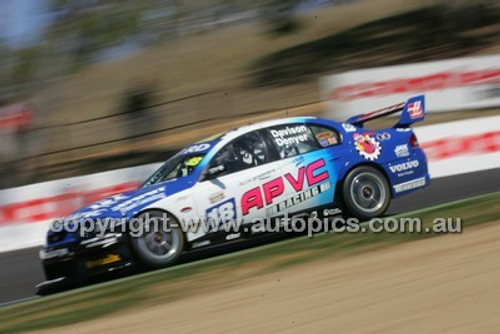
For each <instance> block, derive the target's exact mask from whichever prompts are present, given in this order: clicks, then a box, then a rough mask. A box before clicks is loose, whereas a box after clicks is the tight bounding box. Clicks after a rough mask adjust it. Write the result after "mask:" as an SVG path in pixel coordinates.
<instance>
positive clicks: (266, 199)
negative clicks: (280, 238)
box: [241, 159, 328, 216]
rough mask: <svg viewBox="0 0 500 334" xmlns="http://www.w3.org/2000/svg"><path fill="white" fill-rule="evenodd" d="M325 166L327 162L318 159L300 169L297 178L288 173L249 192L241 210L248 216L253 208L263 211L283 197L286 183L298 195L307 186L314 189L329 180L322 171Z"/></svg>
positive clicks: (242, 198)
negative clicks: (266, 206) (265, 207)
mask: <svg viewBox="0 0 500 334" xmlns="http://www.w3.org/2000/svg"><path fill="white" fill-rule="evenodd" d="M325 166H326V164H325V160H324V159H318V160H316V161H314V162H312V163H310V164H309V165H307V166H305V167H300V168H299V169H298V171H297V175H296V176H295V175H292V174H291V173H287V174H285V175H283V176H280V177H277V178H275V179H273V180H270V181H268V182H266V183H264V184H262V185H261V186H259V187H255V188H252V189H250V190H248V191H247V192H245V193H244V194H243V195H242V197H241V210H242V213H243V215H244V216H246V215H248V214H249V212H250V210H251V209H253V208H255V209H262V208H263V207H264V205H271V204H273V201H274V199H275V198H277V197H279V196H281V195H283V193H284V192H285V183H286V184H288V185H290V186H291V187H292V188H293V189H294V190H295V191H296V192H297V193H298V192H300V191H302V190H303V188H304V186H305V185H306V184H307V185H308V186H309V187H313V186H314V185H316V184H318V183H320V182H322V181H324V180H326V179H328V171H326V170H323V171H320V170H321V169H322V168H323V167H325Z"/></svg>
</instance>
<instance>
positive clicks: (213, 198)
mask: <svg viewBox="0 0 500 334" xmlns="http://www.w3.org/2000/svg"><path fill="white" fill-rule="evenodd" d="M224 197H225V196H224V192H223V191H218V192H216V193H213V194H212V195H210V196H209V197H208V200H209V201H210V203H217V202H218V201H221V200H223V199H224Z"/></svg>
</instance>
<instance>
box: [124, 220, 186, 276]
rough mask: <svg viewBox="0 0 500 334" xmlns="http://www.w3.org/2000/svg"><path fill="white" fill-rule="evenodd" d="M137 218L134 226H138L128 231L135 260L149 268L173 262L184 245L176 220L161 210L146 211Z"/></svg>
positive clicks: (182, 234)
mask: <svg viewBox="0 0 500 334" xmlns="http://www.w3.org/2000/svg"><path fill="white" fill-rule="evenodd" d="M137 218H138V219H137V221H138V224H137V225H136V226H137V227H140V228H139V229H138V230H137V231H134V233H132V232H130V244H131V247H132V250H133V252H134V254H135V256H136V258H137V260H138V261H139V262H140V263H141V264H142V265H144V266H146V267H147V268H151V269H155V268H163V267H167V266H170V265H172V264H174V263H175V262H176V261H177V260H178V259H179V257H180V255H181V253H182V251H183V250H184V245H185V237H184V233H183V232H182V230H181V228H180V225H179V223H178V222H177V220H176V219H175V218H174V217H173V216H171V215H168V214H167V213H165V212H162V211H148V212H145V213H143V214H141V215H139V216H138V217H137ZM136 232H137V233H136Z"/></svg>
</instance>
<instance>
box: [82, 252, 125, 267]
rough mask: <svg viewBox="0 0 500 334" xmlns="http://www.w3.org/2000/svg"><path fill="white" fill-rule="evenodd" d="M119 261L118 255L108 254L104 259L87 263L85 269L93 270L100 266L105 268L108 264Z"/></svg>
mask: <svg viewBox="0 0 500 334" xmlns="http://www.w3.org/2000/svg"><path fill="white" fill-rule="evenodd" d="M118 261H121V257H120V255H118V254H108V256H106V257H105V258H102V259H98V260H94V261H87V263H86V266H87V268H94V267H100V266H105V265H107V264H110V263H115V262H118Z"/></svg>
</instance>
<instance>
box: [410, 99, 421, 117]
mask: <svg viewBox="0 0 500 334" xmlns="http://www.w3.org/2000/svg"><path fill="white" fill-rule="evenodd" d="M408 113H409V114H410V118H411V119H415V118H420V117H422V116H424V110H423V109H422V101H415V102H413V103H408Z"/></svg>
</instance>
